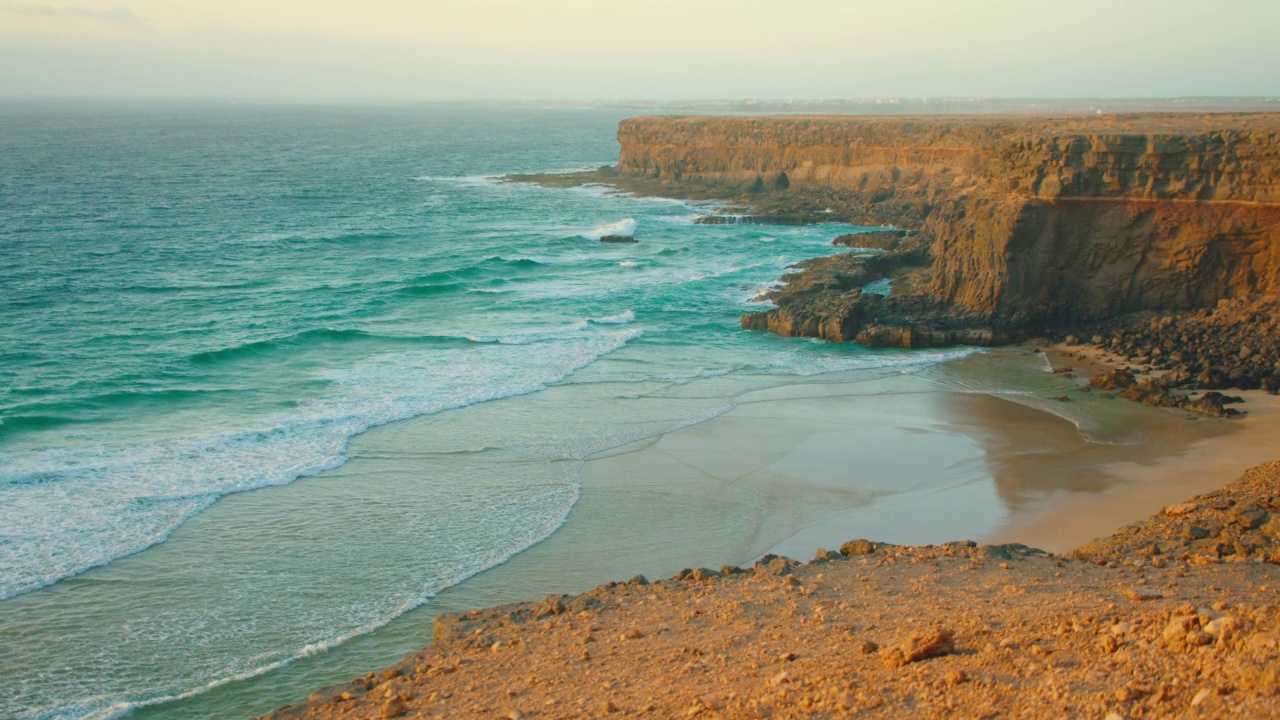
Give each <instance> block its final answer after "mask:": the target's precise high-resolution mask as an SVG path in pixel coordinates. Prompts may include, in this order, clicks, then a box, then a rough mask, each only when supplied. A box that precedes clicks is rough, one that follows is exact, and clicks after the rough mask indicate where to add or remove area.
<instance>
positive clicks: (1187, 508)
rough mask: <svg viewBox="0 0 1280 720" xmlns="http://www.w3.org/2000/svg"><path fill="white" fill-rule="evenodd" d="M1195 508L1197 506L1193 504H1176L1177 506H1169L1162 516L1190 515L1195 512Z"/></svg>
mask: <svg viewBox="0 0 1280 720" xmlns="http://www.w3.org/2000/svg"><path fill="white" fill-rule="evenodd" d="M1197 507H1199V506H1198V505H1196V504H1195V503H1178V504H1177V505H1170V506H1169V507H1167V508H1165V509H1164V514H1165V515H1173V516H1177V515H1190V514H1191V513H1193V512H1195V511H1196V508H1197Z"/></svg>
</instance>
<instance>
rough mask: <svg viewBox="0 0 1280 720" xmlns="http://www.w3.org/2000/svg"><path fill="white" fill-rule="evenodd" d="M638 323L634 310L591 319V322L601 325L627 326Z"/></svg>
mask: <svg viewBox="0 0 1280 720" xmlns="http://www.w3.org/2000/svg"><path fill="white" fill-rule="evenodd" d="M635 321H636V314H635V312H634V311H632V310H624V311H622V312H620V313H618V314H617V315H609V316H607V317H601V318H591V322H593V323H597V324H600V325H625V324H626V323H632V322H635Z"/></svg>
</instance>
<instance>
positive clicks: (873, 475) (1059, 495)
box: [143, 348, 1265, 717]
mask: <svg viewBox="0 0 1280 720" xmlns="http://www.w3.org/2000/svg"><path fill="white" fill-rule="evenodd" d="M1079 385H1080V382H1079V381H1074V380H1070V379H1066V378H1063V377H1062V376H1061V375H1054V374H1051V373H1049V372H1047V370H1046V366H1045V364H1044V361H1043V359H1042V358H1040V357H1038V356H1034V355H1033V354H1032V353H1031V351H1030V350H1029V349H1027V348H1012V349H1005V350H999V351H992V352H987V353H982V354H978V355H974V356H971V357H969V358H965V359H962V360H957V361H952V362H949V363H946V364H944V365H941V366H935V367H932V368H929V369H927V370H923V371H919V372H914V373H901V372H860V373H848V374H837V375H826V376H821V377H816V378H798V379H796V380H795V381H794V382H790V383H787V384H783V385H777V386H773V387H768V388H767V389H763V390H760V389H756V390H751V389H746V390H741V391H737V392H731V393H730V396H731V397H732V404H733V408H732V409H731V410H729V411H728V412H726V413H724V414H721V415H718V416H716V417H714V418H712V419H709V420H705V421H703V422H700V423H697V424H694V425H691V426H687V427H683V428H681V429H677V430H673V431H668V432H660V433H655V434H652V435H651V436H649V437H647V438H646V439H643V440H640V441H637V442H632V443H629V444H626V445H623V446H620V447H616V448H614V449H611V450H607V451H604V452H601V453H598V454H596V455H592V456H590V457H588V458H587V459H586V461H585V462H584V463H583V465H582V467H581V470H580V478H581V493H580V497H579V499H578V502H577V504H576V505H575V506H574V508H573V510H572V511H571V512H570V514H569V517H568V519H567V521H566V522H565V524H564V525H563V526H561V527H560V528H559V529H558V530H557V531H556V532H555V533H554V534H553V535H552V536H551V537H550V538H548V539H546V540H544V541H543V542H541V543H539V544H537V545H535V546H533V547H532V548H529V549H528V550H526V551H525V552H522V553H520V554H518V555H516V556H515V557H513V558H511V559H510V560H508V561H507V562H505V563H503V564H501V565H499V566H497V567H494V568H492V569H490V570H487V571H485V572H483V573H481V574H479V575H477V576H475V577H472V578H470V579H469V580H467V581H465V582H463V583H461V584H460V585H457V586H454V587H451V588H448V589H446V590H444V591H442V592H440V593H439V594H438V595H437V596H435V597H434V598H432V599H431V600H430V601H429V602H428V603H427V604H426V605H425V606H423V607H421V608H419V609H418V610H415V611H413V612H410V613H407V614H406V615H404V616H402V617H400V618H399V619H397V620H395V621H393V622H392V623H391V624H389V625H387V626H386V627H384V628H381V629H379V630H377V631H375V632H373V633H371V634H369V635H366V636H363V637H360V638H357V639H355V640H353V641H351V642H349V643H347V644H346V645H344V646H342V647H340V648H337V649H336V650H335V651H331V652H329V653H324V654H321V655H317V656H314V657H312V658H307V659H306V660H304V661H300V662H299V663H297V664H295V665H293V666H290V667H289V668H285V669H284V670H282V671H278V672H276V673H272V674H269V675H266V676H263V677H261V678H258V679H255V680H252V681H250V682H248V683H247V684H244V685H234V686H229V687H227V688H225V689H220V690H219V691H216V692H214V693H211V694H210V695H208V696H203V697H200V698H196V699H193V700H192V701H190V702H188V703H186V704H184V705H183V706H182V707H181V709H182V711H183V712H189V713H190V716H191V717H198V716H208V717H217V716H224V715H225V714H226V711H227V710H228V709H229V708H238V707H244V708H250V707H252V708H254V710H253V711H256V712H263V711H265V710H267V709H269V708H270V707H275V706H279V705H280V704H282V703H283V702H288V701H290V700H291V699H292V700H294V701H296V700H298V699H301V697H302V695H304V694H305V693H304V692H302V691H303V690H304V689H306V690H310V689H314V688H316V687H319V686H321V685H326V684H332V683H334V682H338V681H340V680H343V679H347V678H350V677H351V674H352V669H351V668H352V667H353V665H352V662H353V661H354V662H355V663H356V666H355V667H357V668H363V669H365V670H371V669H374V668H377V667H381V666H386V665H388V664H390V663H393V662H395V661H396V660H397V659H398V658H400V657H402V656H403V655H404V653H405V652H407V651H408V649H411V648H413V647H420V646H423V645H426V644H428V643H429V642H430V640H431V633H432V622H433V619H434V617H435V616H436V615H437V614H439V613H442V612H459V611H467V610H470V609H472V608H480V607H490V606H494V605H498V604H502V603H509V602H517V601H522V600H531V599H534V598H539V597H543V596H546V595H548V594H552V593H579V592H583V591H585V590H587V589H589V588H592V587H595V586H596V585H599V584H600V583H602V582H607V581H610V580H623V579H626V578H629V577H631V576H633V575H635V574H637V573H643V574H645V575H646V576H648V577H651V578H656V577H669V576H672V575H675V574H676V573H678V572H679V571H680V570H681V569H683V568H689V567H714V568H718V567H720V566H722V565H746V564H749V563H751V562H752V561H754V560H755V559H756V558H758V557H760V556H761V555H763V554H765V553H770V552H772V553H775V554H780V555H787V556H791V557H795V558H798V559H807V558H809V557H812V556H813V554H814V552H815V550H816V549H817V548H819V547H827V548H830V547H838V546H839V545H840V544H841V543H842V542H843V541H845V540H848V539H851V538H854V537H868V538H871V539H874V540H878V541H886V542H894V543H900V544H926V543H934V544H937V543H942V542H946V541H950V540H961V539H975V540H993V539H1000V540H1002V541H1007V542H1023V543H1026V544H1028V545H1051V546H1052V548H1059V549H1063V550H1065V549H1070V548H1071V547H1074V545H1078V544H1080V543H1081V542H1084V541H1086V540H1089V539H1092V538H1093V537H1096V536H1098V535H1102V534H1106V533H1107V532H1109V531H1110V530H1112V529H1114V528H1116V527H1119V526H1121V525H1124V524H1126V523H1128V522H1132V521H1134V520H1137V519H1140V518H1141V517H1143V516H1144V515H1143V513H1144V512H1145V513H1146V514H1150V512H1149V511H1144V510H1143V509H1141V508H1139V507H1136V506H1135V507H1133V508H1132V509H1130V508H1126V507H1122V506H1119V507H1114V508H1112V509H1113V510H1114V511H1115V512H1112V513H1110V514H1106V513H1103V512H1101V511H1099V510H1097V509H1090V507H1089V503H1099V502H1101V503H1102V505H1104V506H1105V505H1107V504H1108V501H1106V500H1104V499H1105V498H1114V497H1119V496H1118V493H1125V492H1130V493H1132V492H1139V491H1141V492H1149V493H1152V497H1153V498H1154V500H1153V502H1157V503H1165V504H1168V503H1172V502H1177V501H1180V500H1182V499H1183V498H1185V497H1187V496H1188V492H1187V491H1186V490H1184V489H1183V488H1178V487H1173V486H1170V485H1168V484H1167V483H1164V482H1163V478H1161V476H1160V473H1159V472H1155V473H1153V474H1152V476H1151V477H1153V478H1155V479H1153V480H1151V481H1145V480H1144V478H1143V477H1139V476H1138V475H1136V474H1133V473H1135V472H1136V471H1135V470H1134V468H1138V469H1141V468H1147V467H1159V466H1160V465H1159V464H1160V463H1171V464H1173V465H1177V463H1178V462H1180V461H1179V458H1181V457H1182V456H1183V454H1184V453H1185V452H1186V451H1187V448H1196V447H1202V445H1198V444H1197V443H1219V444H1216V445H1213V444H1211V445H1204V446H1203V447H1206V448H1208V449H1207V450H1206V452H1221V451H1225V450H1226V449H1227V448H1229V447H1231V446H1229V445H1222V444H1221V443H1224V442H1229V441H1231V440H1232V439H1233V438H1235V437H1237V436H1241V437H1253V435H1249V434H1248V433H1247V431H1246V428H1249V427H1250V423H1254V422H1255V420H1257V419H1261V417H1260V414H1259V415H1257V416H1251V417H1248V418H1245V419H1244V420H1243V421H1234V420H1197V421H1190V420H1188V419H1186V418H1187V416H1186V414H1185V413H1181V412H1178V411H1171V410H1163V409H1153V408H1148V407H1145V406H1142V405H1140V404H1138V403H1133V402H1129V401H1125V400H1118V399H1117V400H1105V399H1102V398H1101V397H1099V396H1098V394H1096V393H1087V392H1084V391H1082V390H1080V389H1079ZM708 391H709V388H704V387H701V386H696V385H688V386H672V387H670V388H667V389H655V390H654V391H652V392H647V393H645V394H644V395H642V396H641V397H642V398H643V399H644V400H643V401H644V402H656V403H659V404H665V403H670V402H689V401H690V400H691V398H693V397H695V396H698V397H701V396H702V394H704V393H706V392H708ZM611 392H616V391H615V390H613V389H611V388H610V387H608V386H605V385H598V386H590V387H583V386H579V387H575V386H572V385H569V386H563V387H559V388H553V389H551V390H548V391H546V392H544V393H542V394H540V395H539V396H537V398H538V400H537V401H538V403H540V404H545V409H546V410H548V411H550V410H551V408H553V407H556V406H558V405H565V406H573V407H577V406H580V405H581V404H582V403H584V402H586V403H591V402H592V398H594V397H596V396H599V397H605V396H607V395H608V394H609V393H611ZM720 392H721V391H720V390H715V391H714V392H712V394H713V395H715V396H716V398H719V397H721V396H720V395H719V393H720ZM1063 395H1069V396H1071V398H1072V400H1071V401H1070V402H1061V401H1058V400H1057V399H1056V398H1057V397H1060V396H1063ZM716 402H719V400H716ZM501 410H502V408H501V405H500V404H497V405H494V406H492V407H487V408H485V407H482V408H479V409H476V410H473V411H472V412H471V413H470V415H474V416H475V417H474V419H473V421H472V422H473V423H474V424H476V425H477V427H493V426H494V425H495V424H500V423H501ZM535 410H536V409H535ZM456 422H457V421H456V420H455V421H454V423H456ZM415 432H417V431H416V430H415V429H414V427H413V426H412V425H405V426H403V427H398V428H389V429H387V430H386V431H385V432H375V433H370V435H369V436H367V437H365V438H362V439H360V440H359V441H358V443H357V445H356V446H355V448H354V449H355V450H356V451H359V452H360V453H362V454H367V455H369V456H370V457H371V458H379V457H383V456H387V457H390V456H392V455H393V452H395V451H396V449H397V448H402V447H405V446H407V443H410V442H412V437H413V435H414V433H415ZM458 432H462V430H461V429H458ZM1263 432H1265V431H1263ZM399 436H403V437H399ZM383 446H385V447H383ZM1263 447H1265V445H1264V446H1263ZM1246 462H1247V461H1246V460H1245V459H1244V458H1241V459H1240V460H1239V463H1238V464H1243V463H1246ZM1232 463H1235V461H1231V463H1228V464H1225V465H1224V469H1223V472H1235V475H1238V474H1239V473H1238V472H1236V471H1234V470H1228V469H1227V468H1228V467H1229V466H1230V467H1234V464H1232ZM408 470H409V468H405V471H406V472H407V471H408ZM353 471H354V468H353ZM1230 479H1233V478H1227V480H1230ZM1225 482H1226V480H1224V481H1223V482H1220V483H1219V484H1225ZM1164 498H1169V499H1168V500H1167V501H1166V500H1165V499H1164ZM1068 500H1069V501H1070V502H1075V503H1081V508H1083V509H1075V508H1074V507H1073V506H1072V505H1071V504H1070V503H1069V502H1067V501H1068ZM1118 503H1119V501H1115V502H1112V503H1111V504H1112V505H1118ZM1157 509H1158V505H1157ZM1083 513H1093V515H1091V516H1090V522H1089V523H1084V522H1081V518H1082V514H1083ZM1055 523H1057V524H1056V525H1055ZM1095 528H1096V530H1095ZM1077 537H1078V538H1080V540H1079V542H1076V541H1075V539H1074V538H1077ZM1073 543H1074V544H1073ZM1052 548H1051V549H1052ZM344 658H345V659H344ZM285 685H287V686H288V687H289V688H292V690H288V691H287V692H289V693H290V696H287V697H281V695H280V694H279V693H280V691H281V688H282V687H283V686H285ZM239 696H243V699H237V698H238V697H239ZM272 700H274V702H271V704H270V705H266V704H265V703H267V702H269V701H272ZM167 709H168V710H172V709H173V708H172V707H171V708H167ZM157 710H158V711H160V712H159V714H156V715H155V716H156V717H161V716H163V715H164V711H165V710H166V708H165V707H163V706H161V707H159V708H157ZM246 714H247V713H246ZM143 715H145V716H151V715H152V714H150V713H143Z"/></svg>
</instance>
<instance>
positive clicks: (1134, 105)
mask: <svg viewBox="0 0 1280 720" xmlns="http://www.w3.org/2000/svg"><path fill="white" fill-rule="evenodd" d="M516 104H520V105H527V106H529V105H531V106H537V105H549V106H557V107H562V106H565V105H577V106H583V107H596V108H619V109H634V110H640V111H646V110H648V111H654V112H689V113H716V114H719V113H725V114H740V113H752V114H754V113H770V114H772V113H784V114H791V113H801V114H810V113H817V114H833V115H940V114H974V115H982V114H991V113H1018V114H1032V115H1055V114H1109V113H1133V112H1267V111H1275V110H1280V97H1181V98H979V97H935V98H912V97H882V98H830V99H821V98H810V99H792V100H782V99H765V98H762V99H749V98H748V99H738V100H716V99H707V100H652V99H635V100H588V101H554V102H551V101H548V102H520V103H516Z"/></svg>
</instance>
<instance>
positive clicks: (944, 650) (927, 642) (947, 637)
mask: <svg viewBox="0 0 1280 720" xmlns="http://www.w3.org/2000/svg"><path fill="white" fill-rule="evenodd" d="M955 649H956V644H955V635H954V633H952V632H951V631H950V630H944V629H938V630H933V631H930V632H923V633H913V634H912V635H911V636H910V637H908V638H907V639H906V640H905V641H904V642H903V643H902V645H901V646H900V647H896V648H893V649H892V650H888V651H886V652H884V653H882V655H883V656H884V662H885V665H887V666H889V667H901V666H903V665H906V664H908V663H913V662H918V661H920V660H927V659H929V658H934V657H940V656H942V655H950V654H951V653H953V652H955Z"/></svg>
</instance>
